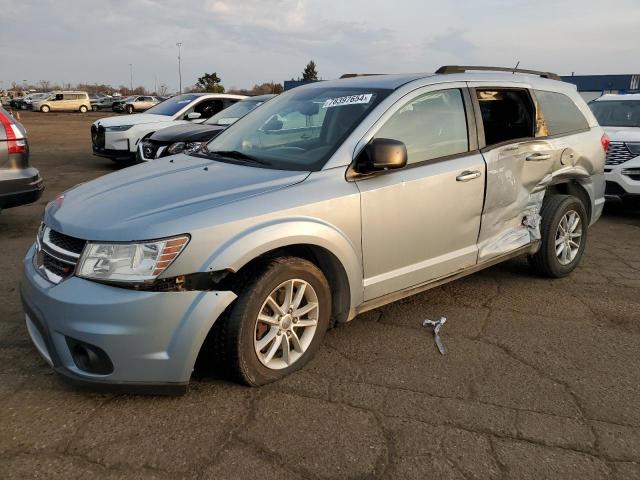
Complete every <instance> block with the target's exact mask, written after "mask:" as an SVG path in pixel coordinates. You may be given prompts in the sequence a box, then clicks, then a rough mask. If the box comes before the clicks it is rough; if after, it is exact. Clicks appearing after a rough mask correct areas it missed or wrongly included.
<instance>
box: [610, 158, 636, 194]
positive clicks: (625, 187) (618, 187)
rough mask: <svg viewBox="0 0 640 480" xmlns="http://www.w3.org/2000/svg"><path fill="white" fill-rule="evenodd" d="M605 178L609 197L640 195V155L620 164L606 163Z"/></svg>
mask: <svg viewBox="0 0 640 480" xmlns="http://www.w3.org/2000/svg"><path fill="white" fill-rule="evenodd" d="M604 178H605V180H606V182H607V192H606V194H607V196H608V197H624V196H626V195H640V157H636V158H633V159H631V160H629V161H627V162H624V163H621V164H620V165H606V166H605V170H604Z"/></svg>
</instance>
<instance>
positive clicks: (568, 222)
mask: <svg viewBox="0 0 640 480" xmlns="http://www.w3.org/2000/svg"><path fill="white" fill-rule="evenodd" d="M540 215H541V216H542V220H541V222H540V233H541V235H542V245H541V246H540V250H538V252H537V253H536V254H535V255H532V256H530V257H529V264H530V265H531V267H532V268H533V270H534V271H536V272H537V273H539V274H541V275H544V276H546V277H552V278H561V277H565V276H567V275H569V274H570V273H571V272H572V271H573V270H574V269H575V268H576V267H577V266H578V264H579V263H580V260H581V259H582V254H583V253H584V249H585V247H586V244H587V229H588V219H587V212H586V210H585V208H584V205H583V204H582V202H581V201H580V200H579V199H578V198H576V197H573V196H571V195H550V196H549V197H546V198H545V199H544V202H543V203H542V209H541V211H540Z"/></svg>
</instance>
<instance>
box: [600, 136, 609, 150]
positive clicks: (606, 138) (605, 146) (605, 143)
mask: <svg viewBox="0 0 640 480" xmlns="http://www.w3.org/2000/svg"><path fill="white" fill-rule="evenodd" d="M600 141H601V142H602V148H603V149H604V153H607V152H608V151H609V145H610V144H611V140H610V139H609V136H608V135H607V134H606V133H605V134H604V135H602V138H601V139H600Z"/></svg>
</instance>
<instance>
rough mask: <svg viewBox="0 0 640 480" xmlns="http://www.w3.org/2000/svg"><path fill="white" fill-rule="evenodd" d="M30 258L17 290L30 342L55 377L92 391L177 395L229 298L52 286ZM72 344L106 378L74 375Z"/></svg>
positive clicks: (77, 282)
mask: <svg viewBox="0 0 640 480" xmlns="http://www.w3.org/2000/svg"><path fill="white" fill-rule="evenodd" d="M34 251H35V249H34V247H33V246H32V247H31V248H30V249H29V251H28V252H27V255H26V257H25V258H24V269H23V279H22V283H21V297H22V303H23V307H24V310H25V314H26V316H27V328H28V330H29V333H30V336H31V339H32V341H33V343H34V344H35V346H36V348H37V349H38V350H39V351H40V353H41V354H42V355H43V357H45V359H48V361H49V362H50V364H51V365H52V366H53V368H54V369H55V370H56V371H57V372H58V373H60V374H62V375H63V376H64V377H66V378H68V379H71V380H73V381H75V382H79V383H82V384H88V385H92V386H94V387H100V386H102V387H107V388H108V389H109V390H113V389H119V390H125V391H128V392H134V393H135V392H143V393H149V392H151V393H170V394H175V393H181V392H184V390H185V389H186V386H187V384H188V382H189V379H190V377H191V372H192V370H193V367H194V365H195V361H196V358H197V356H198V353H199V351H200V347H201V346H202V344H203V343H204V340H205V338H206V336H207V334H208V333H209V330H210V329H211V326H212V325H213V324H214V322H215V321H216V320H217V319H218V317H219V316H220V315H221V314H222V312H224V310H225V309H226V308H227V306H228V305H229V304H230V303H231V302H232V301H233V300H234V299H235V298H236V295H235V294H234V293H233V292H212V291H207V292H201V291H186V292H146V291H137V290H129V289H123V288H117V287H112V286H109V285H104V284H100V283H96V282H91V281H88V280H84V279H81V278H78V277H70V278H69V279H67V280H64V281H62V282H61V283H59V284H57V285H56V284H53V283H51V282H49V281H48V280H45V279H44V278H43V277H42V276H41V275H40V274H39V273H38V272H37V271H36V269H35V267H34V265H33V255H34ZM73 342H83V343H85V344H88V345H90V346H94V347H98V349H100V350H102V351H103V352H104V353H105V354H106V355H107V356H108V358H109V360H110V362H111V364H112V366H113V369H112V371H111V373H108V374H95V373H89V372H88V371H86V369H83V368H81V367H80V366H79V362H78V361H77V360H76V359H74V356H73V354H72V350H71V347H70V344H72V343H73ZM80 365H82V364H81V363H80Z"/></svg>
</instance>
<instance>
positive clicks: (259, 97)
mask: <svg viewBox="0 0 640 480" xmlns="http://www.w3.org/2000/svg"><path fill="white" fill-rule="evenodd" d="M273 97H277V95H276V94H274V93H267V94H264V95H255V96H253V97H247V98H245V99H244V100H243V101H247V100H251V101H253V102H266V101H267V100H269V99H271V98H273Z"/></svg>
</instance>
